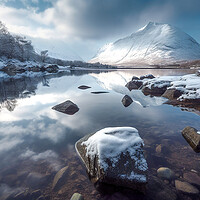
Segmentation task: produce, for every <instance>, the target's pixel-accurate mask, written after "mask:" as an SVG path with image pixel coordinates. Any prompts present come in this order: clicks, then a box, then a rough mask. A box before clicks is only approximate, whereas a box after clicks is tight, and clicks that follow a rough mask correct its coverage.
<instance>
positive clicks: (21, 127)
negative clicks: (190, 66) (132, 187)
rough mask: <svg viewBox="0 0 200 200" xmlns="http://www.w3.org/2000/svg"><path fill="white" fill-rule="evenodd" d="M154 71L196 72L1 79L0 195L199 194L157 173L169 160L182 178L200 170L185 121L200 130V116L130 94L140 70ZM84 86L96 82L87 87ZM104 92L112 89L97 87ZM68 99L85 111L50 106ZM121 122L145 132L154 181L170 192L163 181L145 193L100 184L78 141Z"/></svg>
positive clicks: (79, 73) (199, 159)
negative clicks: (126, 101) (60, 179)
mask: <svg viewBox="0 0 200 200" xmlns="http://www.w3.org/2000/svg"><path fill="white" fill-rule="evenodd" d="M149 73H152V74H154V75H155V76H158V75H183V74H186V73H193V71H190V70H189V71H186V70H185V71H181V70H124V71H122V70H121V71H109V72H101V73H99V72H97V71H94V72H87V71H73V72H65V74H64V75H62V74H61V75H57V76H51V77H50V76H45V77H35V78H21V79H17V80H14V79H11V80H4V81H3V80H1V82H0V102H1V106H0V110H1V111H0V161H1V162H0V199H6V198H7V197H8V196H9V195H11V194H12V196H13V195H15V194H17V193H19V192H21V191H26V190H27V191H29V192H32V191H34V190H36V189H40V190H41V192H42V193H43V195H44V196H46V199H70V197H71V196H72V194H73V193H75V192H79V193H81V194H82V195H83V196H84V197H85V199H86V200H92V199H171V197H170V196H169V197H167V196H165V194H168V195H169V193H171V192H172V193H175V194H176V195H177V198H178V199H199V198H200V196H198V195H196V196H190V195H188V194H179V193H177V192H176V191H175V187H174V181H171V182H167V181H162V180H161V179H159V178H157V176H156V170H157V169H158V168H159V167H162V166H163V167H169V168H171V169H172V170H173V171H174V172H175V174H176V178H175V179H178V180H182V176H183V174H184V173H187V172H190V171H191V170H192V171H194V173H197V174H198V175H200V174H199V172H200V157H199V154H197V153H195V152H194V151H193V150H192V149H191V147H190V146H189V145H188V144H187V142H186V141H185V140H184V138H183V137H182V135H181V130H182V129H183V128H185V127H186V126H193V127H195V128H196V129H198V130H200V117H199V115H197V114H195V113H193V112H188V111H184V110H182V109H181V108H178V107H173V106H170V105H166V104H163V103H164V102H165V99H163V98H155V97H154V98H151V97H146V96H144V95H143V94H142V93H141V92H140V91H131V92H130V91H128V89H127V88H125V87H124V85H125V84H126V83H127V82H128V81H130V80H131V77H132V76H133V75H134V76H140V75H145V74H149ZM80 85H88V86H90V87H91V88H90V89H88V90H80V89H78V86H80ZM98 91H107V92H109V93H105V94H92V93H91V92H98ZM125 94H128V95H130V96H131V97H132V99H133V100H134V102H133V103H132V104H131V105H130V106H129V107H127V108H125V107H124V106H123V105H122V103H121V100H122V98H123V96H124V95H125ZM66 100H71V101H73V102H74V103H76V104H77V105H78V107H79V108H80V110H79V112H77V113H76V114H74V115H72V116H70V115H66V114H62V113H59V112H57V111H55V110H52V109H51V108H52V107H53V106H55V105H56V104H59V103H61V102H63V101H66ZM114 126H132V127H135V128H137V129H138V130H139V133H140V136H141V137H142V138H143V139H144V141H145V154H146V159H147V162H148V165H149V174H150V179H151V180H154V179H156V181H157V183H159V185H160V184H163V188H166V193H162V192H163V189H162V188H161V189H159V187H157V188H156V189H155V191H154V187H153V188H150V189H149V190H151V191H149V190H148V192H147V194H146V196H142V197H141V196H139V197H138V196H137V195H136V196H134V194H126V193H124V194H122V193H120V192H118V191H115V192H113V193H112V194H101V193H99V192H97V191H96V190H95V188H94V186H93V185H92V183H90V181H89V180H88V177H87V174H86V172H85V169H84V166H83V165H82V163H81V161H80V160H79V158H78V156H77V155H76V152H75V150H74V144H75V142H76V141H77V140H78V139H80V138H81V137H83V136H85V135H87V134H89V133H93V132H96V131H98V130H99V129H102V128H105V127H114ZM160 144H161V146H162V147H164V148H163V149H164V150H163V152H161V153H159V152H156V147H157V146H158V145H160ZM65 166H69V169H68V170H69V172H68V175H67V178H66V180H65V183H64V184H63V185H62V186H61V187H60V189H59V190H58V191H52V183H53V178H54V176H55V174H56V172H57V171H58V170H59V169H61V168H62V167H65ZM151 180H150V183H151ZM160 181H161V182H160ZM154 184H155V181H154V182H152V185H154ZM196 187H197V188H198V186H196ZM198 189H200V188H198ZM163 194H164V196H165V197H164V196H163Z"/></svg>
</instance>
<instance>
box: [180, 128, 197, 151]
mask: <svg viewBox="0 0 200 200" xmlns="http://www.w3.org/2000/svg"><path fill="white" fill-rule="evenodd" d="M182 135H183V137H184V138H185V140H186V141H187V142H188V143H189V145H190V146H191V147H192V148H193V150H194V151H195V152H197V153H199V152H200V134H199V132H198V131H197V130H196V129H195V128H193V127H190V126H187V127H185V128H184V129H183V130H182Z"/></svg>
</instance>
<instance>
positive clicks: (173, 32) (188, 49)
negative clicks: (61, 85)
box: [90, 22, 200, 66]
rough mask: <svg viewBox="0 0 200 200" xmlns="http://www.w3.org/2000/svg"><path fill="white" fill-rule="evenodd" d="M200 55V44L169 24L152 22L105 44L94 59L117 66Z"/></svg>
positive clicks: (188, 59)
mask: <svg viewBox="0 0 200 200" xmlns="http://www.w3.org/2000/svg"><path fill="white" fill-rule="evenodd" d="M198 59H200V44H199V43H198V42H197V41H196V40H195V39H193V38H192V37H191V36H189V35H188V34H187V33H185V32H183V31H181V30H180V29H179V28H176V27H173V26H171V25H169V24H163V23H155V22H149V23H148V24H147V25H146V26H144V27H143V28H141V29H139V30H138V31H136V32H135V33H132V34H131V35H130V36H127V37H124V38H122V39H119V40H117V41H115V42H113V43H109V44H107V45H105V46H103V47H102V48H101V49H100V50H99V52H98V53H97V55H96V56H95V57H94V58H93V59H91V60H90V62H92V63H95V62H100V63H103V64H110V65H116V66H131V65H159V64H173V63H177V62H184V61H191V60H198Z"/></svg>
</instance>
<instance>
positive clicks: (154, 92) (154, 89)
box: [142, 85, 167, 96]
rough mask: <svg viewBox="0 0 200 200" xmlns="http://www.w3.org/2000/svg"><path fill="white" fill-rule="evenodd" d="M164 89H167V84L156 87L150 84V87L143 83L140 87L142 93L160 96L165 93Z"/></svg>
mask: <svg viewBox="0 0 200 200" xmlns="http://www.w3.org/2000/svg"><path fill="white" fill-rule="evenodd" d="M166 90H167V85H164V86H162V87H157V86H154V85H152V86H151V88H149V87H148V86H145V85H144V86H143V87H142V92H143V94H144V95H153V96H161V95H163V94H164V93H165V91H166Z"/></svg>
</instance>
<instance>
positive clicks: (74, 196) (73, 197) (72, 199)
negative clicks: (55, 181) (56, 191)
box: [70, 193, 84, 200]
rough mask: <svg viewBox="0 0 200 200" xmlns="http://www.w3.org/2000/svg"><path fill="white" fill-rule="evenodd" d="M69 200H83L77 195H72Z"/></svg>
mask: <svg viewBox="0 0 200 200" xmlns="http://www.w3.org/2000/svg"><path fill="white" fill-rule="evenodd" d="M70 200H84V198H83V196H82V195H81V194H79V193H74V194H73V195H72V197H71V199H70Z"/></svg>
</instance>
